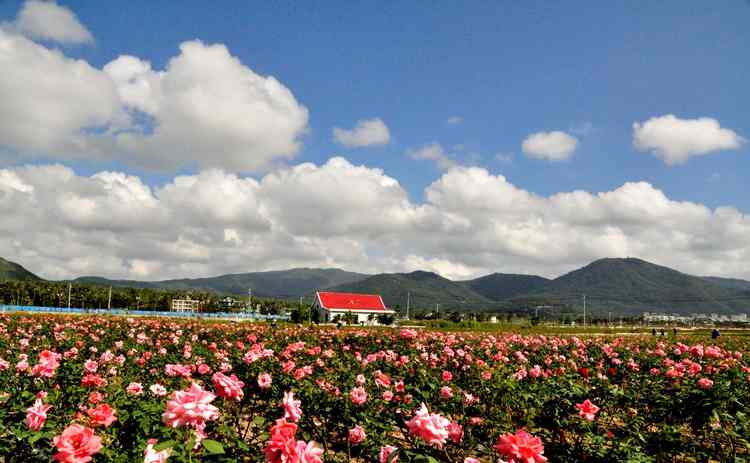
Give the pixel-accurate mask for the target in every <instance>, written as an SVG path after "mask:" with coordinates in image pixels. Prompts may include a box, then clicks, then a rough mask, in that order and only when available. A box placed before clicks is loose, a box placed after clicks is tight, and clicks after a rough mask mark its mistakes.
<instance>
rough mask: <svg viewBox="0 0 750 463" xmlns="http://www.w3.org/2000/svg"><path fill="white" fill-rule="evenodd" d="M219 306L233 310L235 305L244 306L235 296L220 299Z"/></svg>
mask: <svg viewBox="0 0 750 463" xmlns="http://www.w3.org/2000/svg"><path fill="white" fill-rule="evenodd" d="M219 307H221V309H222V310H231V309H233V308H235V307H242V303H241V302H240V301H238V300H236V299H235V298H233V297H230V296H226V297H224V298H222V299H219Z"/></svg>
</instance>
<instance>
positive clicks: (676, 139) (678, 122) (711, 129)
mask: <svg viewBox="0 0 750 463" xmlns="http://www.w3.org/2000/svg"><path fill="white" fill-rule="evenodd" d="M744 141H745V140H744V139H743V138H742V137H740V136H739V135H738V134H737V133H736V132H734V131H732V130H730V129H726V128H722V127H721V125H719V121H717V120H716V119H713V118H710V117H701V118H698V119H680V118H677V117H675V116H674V115H673V114H667V115H666V116H661V117H652V118H651V119H649V120H647V121H645V122H642V123H641V122H634V123H633V144H634V145H635V147H636V148H637V149H638V150H640V151H651V152H652V153H653V154H654V155H655V156H657V157H659V158H660V159H662V160H663V161H664V162H665V163H666V164H667V165H674V164H681V163H684V162H686V161H687V160H688V159H690V158H691V157H693V156H701V155H706V154H710V153H714V152H716V151H721V150H729V149H737V148H739V147H740V145H741V144H742V143H743V142H744Z"/></svg>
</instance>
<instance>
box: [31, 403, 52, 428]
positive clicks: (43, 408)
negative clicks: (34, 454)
mask: <svg viewBox="0 0 750 463" xmlns="http://www.w3.org/2000/svg"><path fill="white" fill-rule="evenodd" d="M50 408H52V406H51V405H44V404H43V403H42V400H41V399H36V400H35V401H34V405H32V406H31V407H29V408H27V409H26V426H28V428H29V429H31V430H32V431H39V430H40V429H42V427H43V426H44V422H45V421H46V420H47V410H49V409H50Z"/></svg>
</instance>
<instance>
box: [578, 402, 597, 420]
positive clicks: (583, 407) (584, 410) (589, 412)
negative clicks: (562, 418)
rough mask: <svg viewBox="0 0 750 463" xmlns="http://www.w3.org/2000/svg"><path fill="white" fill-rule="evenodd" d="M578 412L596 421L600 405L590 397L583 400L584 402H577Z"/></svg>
mask: <svg viewBox="0 0 750 463" xmlns="http://www.w3.org/2000/svg"><path fill="white" fill-rule="evenodd" d="M576 408H577V409H578V414H579V415H580V416H581V417H582V418H585V419H587V420H589V421H594V417H595V416H596V414H597V413H598V412H599V407H597V406H596V405H594V404H593V403H592V402H591V401H590V400H589V399H586V400H584V401H583V403H582V404H576Z"/></svg>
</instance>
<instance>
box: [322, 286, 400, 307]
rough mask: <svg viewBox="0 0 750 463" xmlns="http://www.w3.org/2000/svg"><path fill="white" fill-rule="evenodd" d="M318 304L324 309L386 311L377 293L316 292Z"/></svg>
mask: <svg viewBox="0 0 750 463" xmlns="http://www.w3.org/2000/svg"><path fill="white" fill-rule="evenodd" d="M318 299H319V300H320V304H321V305H322V306H323V308H325V309H339V310H367V311H371V312H372V311H378V310H381V311H386V310H388V309H386V307H385V304H384V303H383V299H382V298H381V297H380V296H378V295H377V294H355V293H333V292H329V291H320V292H318Z"/></svg>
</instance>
